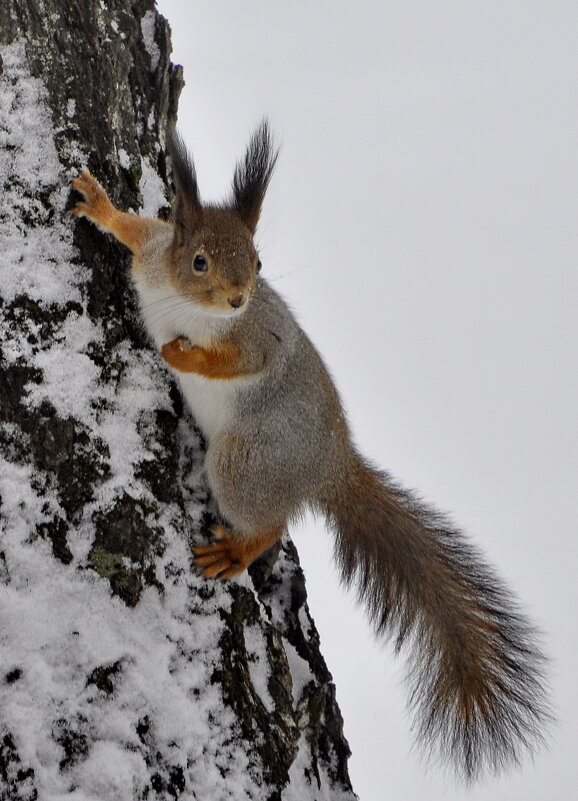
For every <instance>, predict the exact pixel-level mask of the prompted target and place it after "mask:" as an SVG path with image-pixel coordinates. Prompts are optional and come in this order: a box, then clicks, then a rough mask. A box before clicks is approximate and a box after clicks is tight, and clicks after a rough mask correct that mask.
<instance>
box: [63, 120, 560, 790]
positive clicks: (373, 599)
mask: <svg viewBox="0 0 578 801" xmlns="http://www.w3.org/2000/svg"><path fill="white" fill-rule="evenodd" d="M168 151H169V155H170V158H171V163H172V174H173V180H174V183H175V187H176V198H175V203H174V210H173V219H172V221H171V222H165V221H162V220H159V219H145V218H142V217H139V216H137V215H136V214H131V213H126V212H122V211H119V210H118V209H117V208H115V207H114V206H113V205H112V203H111V202H110V200H109V198H108V196H107V194H106V192H105V191H104V189H103V188H102V187H101V186H100V184H99V183H98V182H97V181H96V179H95V178H93V177H92V176H91V175H90V174H89V173H88V172H83V173H82V175H81V176H80V177H79V178H76V179H75V180H74V181H73V186H74V188H75V189H77V190H78V191H79V192H80V193H81V194H82V195H83V196H84V200H83V201H81V202H79V203H78V204H77V205H76V208H75V209H74V214H76V215H77V216H83V217H87V218H88V219H89V220H92V222H94V223H95V224H96V225H98V226H99V227H100V228H101V229H102V230H103V231H108V232H110V233H111V234H113V236H115V237H116V238H117V239H118V240H119V241H120V242H122V243H123V244H124V245H126V246H127V247H128V248H129V249H130V251H131V252H132V254H133V258H132V277H133V281H134V285H135V288H136V291H137V295H138V298H139V301H140V308H141V314H142V319H143V321H144V325H145V327H146V329H147V331H148V332H149V334H150V336H151V338H152V340H153V341H154V343H155V344H156V346H157V347H158V349H159V351H160V354H161V355H162V358H163V359H164V360H165V361H166V362H167V363H168V364H169V365H170V366H171V368H172V369H173V370H174V372H175V375H176V376H177V378H178V380H179V383H180V386H181V390H182V392H183V395H184V396H185V398H186V400H187V402H188V404H189V405H190V408H191V410H192V412H193V414H194V416H195V418H196V421H197V423H198V425H199V427H200V428H201V430H202V432H203V434H204V436H205V439H206V442H207V452H206V460H205V466H206V474H207V477H208V481H209V485H210V487H211V490H212V492H213V495H214V497H215V499H216V502H217V504H218V507H219V510H220V512H221V514H222V516H223V519H225V520H227V521H228V527H227V528H225V527H223V526H216V527H215V529H214V532H213V533H214V541H213V542H212V543H211V544H209V545H202V546H197V547H196V548H194V549H193V550H194V555H195V560H196V564H197V565H199V566H200V568H202V571H203V574H204V575H205V576H206V577H207V578H220V579H230V578H232V577H234V576H237V575H239V574H240V573H241V572H242V571H243V570H245V568H246V567H247V566H248V565H249V564H250V563H251V562H252V561H253V560H254V559H255V558H256V557H258V556H259V555H260V554H262V553H263V552H264V551H265V550H266V549H268V548H269V547H270V546H271V545H273V544H274V543H275V542H276V541H277V540H279V539H280V538H281V536H282V534H283V532H284V531H285V529H286V527H287V525H288V523H289V522H290V521H291V520H292V519H293V518H295V517H296V516H297V515H298V514H299V513H300V512H301V511H302V510H303V509H304V508H307V507H308V508H311V509H313V510H314V511H316V512H321V513H323V514H324V515H325V517H326V520H327V522H328V525H329V527H330V528H331V529H332V531H333V532H334V534H335V553H336V560H337V564H338V566H339V570H340V573H341V577H342V578H343V580H344V582H345V584H347V585H353V586H354V587H356V589H357V592H358V595H359V597H360V598H361V600H362V601H363V602H364V603H365V605H366V607H367V610H368V613H369V617H370V618H371V621H372V622H373V624H374V627H375V630H376V632H377V634H378V635H393V637H394V641H395V644H396V648H397V649H398V650H400V649H402V648H403V649H404V651H405V652H406V654H407V656H408V660H409V669H408V677H409V686H410V704H411V706H412V707H413V709H414V711H415V713H416V730H417V737H418V741H420V742H421V743H422V745H424V746H425V748H426V750H435V749H436V748H437V751H438V752H439V753H440V754H441V756H442V757H444V758H448V759H449V760H451V761H453V763H454V765H455V766H456V768H457V770H458V772H459V773H460V774H461V775H463V776H464V777H465V778H466V779H467V780H470V779H473V778H475V777H476V776H477V775H478V774H479V773H480V772H481V771H482V770H483V769H485V768H489V769H492V770H499V769H500V768H502V767H504V766H506V765H507V764H508V763H512V762H514V763H516V762H518V761H519V759H520V757H521V755H522V753H523V752H524V751H530V752H533V750H534V748H535V746H536V745H537V744H538V743H539V742H540V740H542V739H543V736H544V735H543V732H544V728H545V724H546V723H547V721H548V719H549V713H548V709H547V700H546V691H545V686H544V678H543V666H544V661H545V660H544V657H543V655H542V653H541V651H540V649H539V647H538V645H537V643H536V637H535V634H534V630H533V627H532V626H531V624H530V623H529V622H528V621H527V620H526V619H525V617H524V616H523V615H522V614H521V613H520V612H519V610H518V607H517V605H516V602H515V601H514V599H513V597H512V595H511V593H510V592H509V590H508V589H507V587H506V586H505V585H504V583H503V582H502V581H501V580H500V579H499V578H498V577H497V576H496V575H495V573H494V571H493V570H492V569H491V568H490V567H489V566H488V564H487V563H486V561H485V560H484V558H483V557H482V556H481V555H480V553H479V551H478V550H477V548H476V547H475V546H473V545H471V544H470V543H469V541H467V540H466V539H465V538H464V536H463V535H462V534H461V533H460V532H459V531H458V530H457V529H456V528H455V527H454V526H453V525H452V524H451V523H449V522H448V520H447V519H446V518H445V517H444V515H442V514H440V513H439V512H437V511H436V510H435V509H432V508H430V507H428V506H426V505H425V504H423V503H422V502H421V501H419V500H418V499H417V498H416V496H415V495H414V494H413V493H412V492H410V491H407V490H405V489H403V488H402V487H400V486H399V485H398V484H397V482H396V481H394V480H393V479H392V478H391V477H390V476H389V475H388V474H387V473H385V472H379V471H378V470H376V469H375V468H374V467H373V466H372V465H370V464H369V462H368V461H367V460H366V459H364V458H363V457H362V456H361V455H360V454H359V453H358V452H357V450H356V448H355V446H354V445H353V444H352V441H351V436H350V431H349V427H348V424H347V420H346V417H345V414H344V411H343V408H342V404H341V401H340V398H339V395H338V393H337V390H336V389H335V386H334V384H333V381H332V380H331V377H330V376H329V373H328V371H327V369H326V367H325V365H324V363H323V361H322V360H321V358H320V356H319V354H318V353H317V351H316V350H315V348H314V347H313V345H312V344H311V342H310V341H309V339H308V338H307V336H306V335H305V333H304V332H303V331H302V330H301V328H300V326H299V325H298V323H297V322H296V320H295V318H294V316H293V314H292V313H291V311H290V310H289V309H288V307H287V305H286V304H285V302H284V301H283V300H282V298H281V297H280V296H279V295H278V294H277V292H275V291H274V290H273V289H272V288H271V287H270V286H269V284H268V283H267V281H266V280H265V278H263V277H262V275H261V261H260V259H259V254H258V252H257V250H256V247H255V244H254V241H253V237H254V234H255V230H256V228H257V223H258V221H259V215H260V211H261V206H262V203H263V200H264V197H265V193H266V190H267V186H268V184H269V181H270V178H271V174H272V172H273V168H274V166H275V162H276V159H277V155H278V152H277V151H275V149H274V148H273V145H272V139H271V134H270V131H269V127H268V124H267V123H266V121H265V122H263V123H262V124H261V125H260V126H259V128H258V129H257V130H256V132H255V133H254V135H253V137H252V139H251V141H250V144H249V146H248V149H247V151H246V154H245V157H244V159H243V160H242V161H241V162H239V164H238V165H237V167H236V170H235V173H234V178H233V186H232V194H231V197H230V198H229V199H228V200H227V201H226V202H225V203H223V204H219V205H216V204H203V203H202V202H201V200H200V196H199V190H198V187H197V179H196V174H195V168H194V165H193V162H192V159H191V157H190V156H189V154H188V152H187V150H186V148H185V146H184V144H183V141H182V139H181V138H180V136H179V135H178V134H177V133H176V132H174V131H173V132H170V133H169V135H168Z"/></svg>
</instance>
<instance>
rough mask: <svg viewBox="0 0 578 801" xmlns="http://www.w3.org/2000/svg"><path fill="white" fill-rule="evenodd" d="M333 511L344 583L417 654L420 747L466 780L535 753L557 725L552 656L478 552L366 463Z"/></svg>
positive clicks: (413, 676)
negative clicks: (548, 678) (547, 671)
mask: <svg viewBox="0 0 578 801" xmlns="http://www.w3.org/2000/svg"><path fill="white" fill-rule="evenodd" d="M324 506H325V511H326V513H327V516H328V519H329V521H330V524H332V525H333V528H334V529H335V534H336V557H337V562H338V565H339V567H340V570H341V575H342V578H343V580H344V582H345V583H346V584H348V585H349V584H353V585H354V586H356V588H357V590H358V595H359V598H360V600H361V601H362V602H363V603H364V604H365V605H366V607H367V608H368V611H369V615H370V617H371V620H372V622H373V623H374V625H375V629H376V631H377V633H378V634H386V633H388V634H393V636H394V638H395V644H396V649H397V650H399V649H401V648H402V647H403V648H404V650H407V652H408V655H409V671H408V677H409V683H410V688H411V695H410V705H411V707H412V708H413V709H414V710H415V712H416V720H415V724H414V728H415V730H416V735H417V740H418V742H419V744H420V745H421V746H423V747H425V749H426V751H427V752H429V753H430V754H437V755H439V756H441V757H442V759H443V760H444V761H446V760H448V759H449V760H451V761H452V762H453V763H454V765H455V766H456V768H457V770H458V772H459V773H460V774H461V775H462V776H463V777H464V778H465V779H466V780H468V781H469V780H472V779H474V778H476V776H477V775H478V774H479V773H480V772H481V771H483V770H484V769H488V768H489V769H490V770H492V771H498V770H500V769H501V768H503V767H504V766H506V765H507V764H509V763H512V762H514V763H517V762H518V761H519V759H520V757H521V756H522V754H523V753H524V752H528V751H529V752H533V751H534V749H535V747H536V745H537V744H538V743H539V742H540V741H541V740H543V738H544V729H545V727H546V723H547V722H548V720H549V714H548V711H547V703H546V697H545V691H544V677H543V668H544V657H543V656H542V653H541V652H540V650H539V648H538V647H537V645H536V642H535V640H536V637H535V633H534V631H533V629H532V627H531V625H530V624H529V623H528V622H527V621H526V620H525V618H524V617H523V616H522V615H521V614H520V612H519V611H518V609H517V606H516V602H515V600H514V599H513V598H512V596H511V595H510V593H509V592H508V590H507V589H506V587H505V586H504V584H503V583H502V582H501V581H500V579H498V578H497V577H496V576H495V574H494V573H493V571H492V570H491V569H490V568H489V567H488V565H487V564H486V563H485V562H484V560H483V558H482V557H481V556H480V554H479V553H478V551H477V550H476V549H475V548H474V547H473V546H472V545H471V544H470V543H469V542H468V541H467V540H466V539H465V538H464V537H463V536H462V535H461V534H460V533H459V532H458V531H456V530H455V529H454V528H452V527H451V525H449V524H448V522H447V520H445V519H444V517H443V516H442V515H440V514H438V513H437V512H435V511H433V510H432V509H430V508H427V507H426V506H424V505H423V504H422V503H421V502H420V501H419V500H417V499H416V498H414V497H413V495H412V494H411V493H409V492H407V491H405V490H402V489H401V488H400V487H398V486H397V485H396V484H395V483H394V482H393V481H392V480H391V479H390V478H389V477H388V476H387V475H386V474H379V473H377V472H375V471H374V470H373V469H371V468H370V467H368V466H367V465H366V464H365V463H363V462H362V461H361V459H360V460H359V462H358V465H357V467H356V469H355V470H354V472H353V474H352V475H351V477H350V479H349V480H348V483H347V486H345V487H341V488H340V489H339V490H338V491H336V493H335V495H334V497H333V498H331V499H327V500H326V501H325V503H324Z"/></svg>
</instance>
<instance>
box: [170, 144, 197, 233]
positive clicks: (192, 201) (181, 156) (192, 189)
mask: <svg viewBox="0 0 578 801" xmlns="http://www.w3.org/2000/svg"><path fill="white" fill-rule="evenodd" d="M167 150H168V153H169V156H170V157H171V164H172V176H173V181H174V184H175V190H176V196H175V206H174V222H175V239H176V240H177V239H178V240H182V238H183V237H184V234H185V233H186V232H187V231H191V230H194V229H195V228H196V227H198V226H199V225H200V223H201V221H202V217H203V208H202V205H201V199H200V197H199V188H198V186H197V173H196V170H195V165H194V163H193V160H192V158H191V156H190V154H189V152H188V150H187V148H186V146H185V143H184V141H183V138H182V137H181V135H180V134H179V133H178V131H177V130H176V128H171V129H170V130H169V131H168V132H167Z"/></svg>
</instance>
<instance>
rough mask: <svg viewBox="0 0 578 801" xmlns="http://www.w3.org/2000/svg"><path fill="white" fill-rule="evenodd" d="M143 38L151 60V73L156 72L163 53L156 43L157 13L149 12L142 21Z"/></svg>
mask: <svg viewBox="0 0 578 801" xmlns="http://www.w3.org/2000/svg"><path fill="white" fill-rule="evenodd" d="M140 27H141V31H142V38H143V41H144V45H145V48H146V51H147V53H148V54H149V56H150V60H151V72H154V71H155V70H156V68H157V67H158V65H159V60H160V57H161V51H160V49H159V46H158V44H157V43H156V42H155V12H154V11H147V12H146V13H145V15H144V16H143V18H142V19H141V21H140Z"/></svg>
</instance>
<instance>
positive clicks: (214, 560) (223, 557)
mask: <svg viewBox="0 0 578 801" xmlns="http://www.w3.org/2000/svg"><path fill="white" fill-rule="evenodd" d="M211 533H212V534H213V536H214V537H215V538H216V542H213V543H211V544H210V545H197V546H196V547H195V548H193V554H194V556H195V564H196V565H198V566H199V567H202V568H203V576H204V577H205V578H221V579H229V578H233V577H234V576H238V575H239V574H240V573H242V572H243V570H245V568H246V567H247V564H248V562H246V560H245V559H244V558H243V557H244V548H243V547H242V544H241V543H240V542H239V541H238V540H237V539H235V537H233V536H232V535H231V534H230V533H229V532H228V531H227V530H226V529H225V528H223V527H222V526H219V525H215V526H214V527H213V528H212V529H211Z"/></svg>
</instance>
